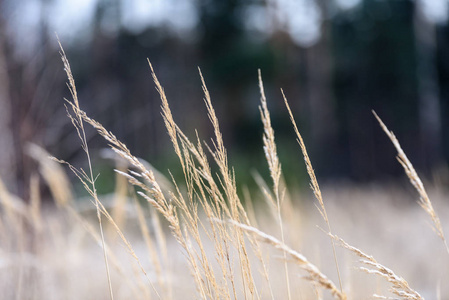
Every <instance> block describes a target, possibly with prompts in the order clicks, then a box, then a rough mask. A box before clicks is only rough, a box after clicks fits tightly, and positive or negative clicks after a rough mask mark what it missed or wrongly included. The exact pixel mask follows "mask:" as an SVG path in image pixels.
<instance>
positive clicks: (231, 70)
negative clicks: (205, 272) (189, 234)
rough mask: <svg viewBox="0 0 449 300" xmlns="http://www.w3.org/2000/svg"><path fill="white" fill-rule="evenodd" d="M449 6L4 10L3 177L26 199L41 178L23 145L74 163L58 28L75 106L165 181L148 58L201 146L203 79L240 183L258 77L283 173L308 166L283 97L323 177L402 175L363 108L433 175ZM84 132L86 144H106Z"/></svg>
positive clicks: (48, 0) (3, 4)
mask: <svg viewBox="0 0 449 300" xmlns="http://www.w3.org/2000/svg"><path fill="white" fill-rule="evenodd" d="M438 4H439V5H441V7H438V6H437V5H438ZM447 10H448V9H447V2H446V0H441V1H425V0H421V1H411V0H397V1H387V0H383V1H377V0H360V1H349V0H346V1H343V0H338V1H337V0H334V1H323V0H301V1H299V0H298V1H289V0H266V1H242V0H228V1H221V0H197V1H193V0H191V1H185V0H184V1H181V0H179V1H176V0H171V1H159V0H148V1H142V0H141V1H138V0H133V1H120V0H90V1H82V2H79V1H59V0H40V1H38V0H22V1H12V0H2V1H0V18H1V19H0V47H1V51H0V74H1V75H2V76H0V88H1V90H2V91H3V92H2V93H0V104H1V105H2V106H1V108H2V113H3V114H2V116H3V115H5V116H7V117H3V120H2V121H1V122H0V127H2V128H3V131H4V132H9V133H12V134H9V135H8V134H2V135H1V139H2V140H0V144H3V145H10V147H6V148H9V149H4V150H2V155H0V165H1V166H2V170H3V171H2V172H1V173H0V175H1V176H2V177H4V178H5V180H6V181H7V182H10V183H13V182H14V184H16V185H18V186H16V187H15V190H17V191H20V192H19V194H20V193H23V194H24V195H22V196H24V197H25V198H27V197H26V194H27V190H26V186H28V185H27V184H25V183H26V182H27V181H28V178H29V176H30V174H31V173H32V172H33V170H34V169H35V166H34V165H33V162H32V161H31V160H30V159H29V158H28V156H27V155H26V154H25V153H26V144H27V142H30V141H31V142H34V143H38V144H41V145H42V146H44V147H45V148H47V149H48V150H49V151H50V152H51V153H53V154H55V155H57V156H58V157H60V158H64V159H67V160H71V161H74V160H75V161H76V158H77V157H78V154H79V149H80V147H79V146H78V145H77V144H76V141H77V140H76V136H75V133H74V132H73V130H72V128H71V125H70V124H69V120H68V119H67V118H66V116H65V111H64V107H63V100H62V99H63V97H64V96H67V95H68V91H67V89H66V86H65V84H64V82H65V76H64V73H63V70H62V63H61V62H60V58H59V54H58V46H57V42H56V38H55V35H54V32H55V31H56V32H57V33H58V34H59V36H60V38H61V42H62V43H63V45H64V47H65V49H66V52H67V53H68V56H69V59H70V61H71V64H72V67H73V71H74V75H75V78H76V80H77V86H78V89H79V96H80V101H81V106H82V107H83V108H84V109H85V110H86V111H87V112H88V113H89V114H90V115H91V116H92V117H94V118H96V119H98V120H99V121H101V122H102V123H103V124H104V125H105V126H106V127H107V128H108V129H109V130H112V131H113V132H114V133H115V134H116V135H117V136H118V137H119V138H120V139H122V140H123V141H124V142H126V144H127V145H128V146H130V148H131V149H132V150H133V152H134V153H136V154H137V155H140V156H142V157H144V158H146V159H148V160H150V161H152V162H153V163H154V165H155V166H156V167H159V168H161V169H162V171H165V169H166V166H170V165H171V164H172V162H171V161H172V160H173V156H171V155H170V154H169V153H170V151H168V150H170V148H169V147H170V144H169V140H168V138H167V137H166V134H165V129H164V127H163V122H162V120H161V117H160V114H159V105H160V104H159V98H158V94H157V92H156V91H155V89H154V85H153V83H152V81H151V77H150V73H149V67H148V65H147V63H146V58H149V59H150V60H151V62H152V63H153V66H154V67H155V69H156V72H157V74H158V75H159V77H160V80H161V83H162V84H163V85H164V87H165V88H166V91H167V96H168V97H169V98H170V103H171V106H172V109H173V112H174V114H175V119H176V120H177V121H179V124H180V125H181V126H183V128H184V129H185V130H186V132H187V133H189V134H194V128H197V129H198V130H199V133H200V135H201V137H202V138H204V139H205V140H206V141H208V137H209V136H210V135H211V126H210V125H209V123H208V120H207V119H206V118H204V117H203V116H204V115H205V108H204V105H203V102H202V97H203V95H202V90H201V85H200V80H199V75H198V72H197V66H199V67H200V68H201V69H202V71H203V74H204V76H205V79H206V82H207V84H208V86H209V89H210V91H211V96H212V100H213V101H214V105H215V106H216V110H217V115H218V118H219V119H221V120H222V121H223V122H222V127H223V128H222V130H223V134H224V139H225V142H226V143H227V146H228V148H229V149H230V150H229V152H230V158H231V163H232V160H234V162H235V163H236V165H235V167H236V168H237V169H239V167H241V168H242V172H236V173H237V174H240V175H239V176H247V177H248V180H251V179H250V174H251V173H250V170H249V169H248V168H250V167H251V166H253V167H255V168H256V169H258V170H264V169H265V165H264V162H263V153H262V151H261V150H260V149H261V145H262V138H261V137H262V125H261V123H260V119H259V111H258V108H257V106H258V100H259V94H258V89H257V69H258V68H260V69H261V70H262V75H263V79H264V83H265V86H266V92H267V97H268V101H269V103H268V105H269V107H270V110H271V111H272V118H273V127H274V129H275V131H276V138H277V140H278V142H279V143H281V144H283V145H280V147H279V148H280V149H287V150H284V151H285V153H282V152H280V156H281V158H282V157H285V160H284V162H283V163H284V169H285V171H286V172H287V173H291V174H298V172H301V171H300V170H301V169H302V166H301V164H302V162H301V157H298V156H297V154H296V153H297V149H296V148H295V147H296V146H295V141H294V135H293V133H292V131H291V128H290V127H289V126H290V125H289V121H288V118H287V114H286V110H285V108H284V106H283V103H282V100H281V94H280V91H279V90H278V88H279V87H282V88H283V89H284V91H285V93H286V95H287V97H288V98H289V99H290V103H291V106H292V109H293V110H294V114H295V115H296V116H297V119H298V121H299V125H300V130H301V131H302V133H303V135H304V137H305V138H306V140H307V144H308V145H309V148H310V153H311V158H312V160H313V161H314V165H315V166H316V168H317V169H318V170H317V173H318V174H320V175H321V176H323V177H328V178H336V177H338V178H342V177H344V178H350V179H353V180H359V181H367V180H373V179H377V180H378V179H382V178H385V176H387V177H388V176H396V175H401V174H402V172H401V170H400V167H399V166H398V165H397V164H396V163H395V162H394V150H393V148H392V147H391V145H390V144H389V143H388V142H387V140H386V138H385V136H384V135H383V134H382V132H381V130H380V128H379V127H378V125H377V124H376V121H375V119H374V118H373V116H372V114H371V109H375V110H376V111H377V112H378V114H379V115H380V116H381V117H382V118H383V119H384V121H385V122H386V123H387V124H388V125H389V127H390V128H391V129H393V130H394V132H395V133H396V135H397V136H398V138H399V140H400V141H401V142H402V145H403V147H404V150H405V151H406V152H407V153H408V154H409V156H410V158H411V160H412V161H413V162H414V164H415V166H416V167H417V168H418V170H420V171H422V172H427V174H431V172H432V171H433V170H436V169H440V168H441V167H444V166H445V165H446V162H447V159H448V157H449V142H448V141H449V139H448V134H449V132H448V129H447V128H448V125H449V118H448V117H447V116H448V110H449V106H448V104H447V103H449V102H448V101H449V91H448V86H449V79H448V78H449V59H448V57H447V56H448V55H447V53H448V50H449V35H448V28H449V27H448V24H447V16H446V13H445V11H447ZM224 120H226V121H224ZM5 128H6V130H5ZM89 134H91V136H89V140H90V143H91V146H92V147H102V146H104V144H103V143H102V142H101V141H99V140H98V139H97V138H96V137H95V133H94V132H93V131H90V133H89ZM8 153H9V154H8ZM380 162H382V163H380ZM388 162H391V164H390V163H388ZM7 170H10V171H7ZM242 174H243V175H242ZM245 174H246V175H245ZM288 178H294V177H292V176H288ZM297 178H301V175H297ZM289 180H299V179H289Z"/></svg>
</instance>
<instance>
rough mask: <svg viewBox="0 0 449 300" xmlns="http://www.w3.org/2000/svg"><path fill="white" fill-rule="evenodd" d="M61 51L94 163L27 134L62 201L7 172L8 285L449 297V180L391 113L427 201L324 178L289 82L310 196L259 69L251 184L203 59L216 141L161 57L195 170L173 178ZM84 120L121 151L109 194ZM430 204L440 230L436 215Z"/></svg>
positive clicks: (54, 294) (63, 290) (129, 295)
mask: <svg viewBox="0 0 449 300" xmlns="http://www.w3.org/2000/svg"><path fill="white" fill-rule="evenodd" d="M61 52H62V60H63V63H64V68H65V70H66V73H67V76H68V79H69V83H68V87H69V90H70V92H71V96H72V99H71V100H66V103H67V112H68V115H69V117H70V119H71V121H72V123H73V125H74V127H75V129H76V131H77V132H78V136H79V138H80V141H81V145H82V149H83V150H84V152H85V154H86V160H87V166H88V167H87V171H84V170H83V169H82V168H76V167H75V166H72V165H71V164H69V163H67V162H64V161H61V160H57V159H55V158H54V159H53V160H50V159H48V158H47V156H49V155H48V154H47V153H45V151H44V150H43V149H41V148H39V147H37V146H35V145H32V146H30V147H29V149H30V150H29V153H30V155H31V156H32V157H33V158H34V159H36V161H38V162H39V164H40V173H41V177H40V178H42V179H43V180H44V181H45V183H46V184H47V185H48V186H49V188H50V191H51V193H52V195H53V197H54V199H55V202H56V203H57V204H58V206H57V207H53V208H46V209H44V208H42V207H41V201H40V198H39V194H40V193H39V182H38V181H39V180H42V179H39V178H38V177H37V176H35V177H33V180H32V181H31V182H30V190H31V191H32V192H31V197H30V201H28V203H29V204H24V203H25V202H24V201H22V199H18V198H17V197H15V196H14V195H11V194H10V193H9V192H8V190H7V188H6V187H5V186H4V185H3V184H1V182H0V198H1V199H0V200H1V207H2V209H1V212H0V236H1V248H0V268H1V270H2V272H1V274H2V275H1V276H2V278H1V279H2V280H0V282H1V284H2V289H1V291H2V294H1V295H0V296H1V297H0V298H2V299H66V298H67V299H72V298H73V299H80V298H81V299H332V298H335V299H372V298H373V297H377V298H386V299H390V298H391V299H397V298H400V299H424V298H428V299H437V298H438V297H439V295H440V294H441V295H448V294H449V287H448V286H447V285H445V284H444V282H445V281H447V280H448V278H449V274H448V271H447V269H448V268H447V266H448V263H449V257H448V253H447V252H446V250H447V246H446V245H447V243H446V239H445V237H444V231H445V230H444V229H445V226H447V225H446V224H445V222H444V220H447V217H448V216H449V207H448V206H447V204H445V203H444V201H443V199H444V193H442V192H438V190H437V189H431V190H430V191H431V193H427V192H426V190H425V189H424V185H423V183H422V181H421V180H420V179H419V177H418V174H417V173H416V171H415V170H414V168H413V166H412V164H411V163H410V162H409V161H408V159H407V157H406V156H405V154H404V153H403V151H402V150H401V148H400V145H399V142H398V141H397V139H396V138H395V137H394V135H393V134H392V133H391V132H390V131H388V130H387V129H386V126H385V125H384V124H383V123H381V126H382V128H383V129H384V130H385V131H386V133H387V134H388V136H389V137H390V139H391V140H392V142H393V144H394V146H395V147H396V148H397V150H398V153H399V154H398V159H399V162H400V163H401V164H402V166H403V167H404V169H405V171H406V174H407V176H408V177H409V179H410V181H411V182H412V184H413V187H414V188H416V190H417V191H418V193H419V196H420V198H419V199H420V200H419V202H418V203H419V204H420V206H421V207H419V206H418V205H412V203H410V201H408V200H407V199H408V198H410V197H413V195H412V194H411V193H410V192H405V191H401V190H400V189H398V188H386V187H365V188H356V187H351V186H343V185H342V184H340V185H335V186H327V187H326V188H325V189H324V190H321V188H320V185H319V184H318V180H317V178H316V175H315V173H314V170H313V165H312V162H311V160H310V158H309V155H308V153H307V150H306V146H305V143H304V141H303V139H302V137H301V134H300V131H299V129H298V127H297V126H296V123H295V120H294V116H293V114H292V112H291V111H290V108H289V106H288V102H287V100H286V97H285V95H284V94H283V93H282V94H281V96H282V97H283V98H284V101H285V104H286V108H287V109H286V113H288V114H289V115H290V118H291V120H292V126H293V131H294V133H295V134H296V138H297V139H298V143H299V146H300V150H301V152H302V155H301V154H299V153H298V157H301V156H302V157H303V158H304V161H305V165H306V169H307V172H308V174H309V176H310V185H311V190H312V194H313V195H314V197H315V200H314V201H312V200H310V201H309V199H308V198H311V195H310V194H309V193H308V191H304V192H303V193H301V198H300V197H299V195H298V194H294V195H289V194H288V193H287V187H286V186H285V183H284V181H283V175H282V168H281V162H280V161H279V158H278V156H277V148H276V142H275V131H274V130H273V127H272V124H271V119H270V114H269V110H268V104H267V99H266V96H265V93H264V89H263V83H262V78H261V75H260V73H259V83H260V92H261V106H260V113H261V119H262V123H263V126H264V135H263V137H262V139H263V144H264V151H265V155H266V159H267V164H268V168H269V170H270V175H271V179H270V180H267V181H266V182H265V181H264V179H263V178H261V177H260V176H259V177H257V178H256V179H257V181H258V184H259V186H260V191H249V190H247V189H246V190H245V189H244V190H243V191H242V193H240V191H239V190H238V189H237V184H236V182H235V176H234V171H233V168H232V167H231V166H230V165H229V164H228V158H227V150H226V148H225V143H224V141H223V138H222V135H221V131H220V125H219V121H218V118H217V116H216V113H215V110H214V108H213V105H212V100H211V96H210V93H209V91H208V89H207V87H206V83H205V80H204V78H203V75H202V74H201V72H200V79H201V82H202V87H203V91H204V102H205V105H206V108H207V111H208V117H209V119H210V121H211V125H212V127H213V131H214V138H213V139H212V141H211V142H207V143H206V142H203V141H202V140H201V139H200V137H199V134H198V133H197V135H196V136H195V137H194V138H190V137H187V136H186V135H185V134H184V133H183V131H182V130H181V128H179V127H178V126H177V124H176V122H175V120H174V118H173V115H172V113H171V110H170V106H169V102H168V100H167V98H166V95H165V92H164V89H163V87H162V84H161V83H160V82H159V80H158V78H157V76H156V74H155V72H154V70H153V68H152V66H151V64H149V65H150V68H151V71H152V76H153V79H154V82H155V84H156V89H157V91H158V92H159V94H160V97H161V100H162V106H161V107H162V116H163V120H164V122H165V126H166V128H167V131H168V135H169V138H170V139H171V141H172V144H173V148H174V153H175V155H176V156H177V157H178V159H179V163H180V168H181V169H182V172H183V174H184V181H182V182H179V181H178V182H176V181H175V180H174V179H173V178H171V180H168V179H161V177H160V174H157V173H156V172H155V170H153V169H152V168H150V167H149V164H147V163H146V162H144V161H143V160H141V159H139V158H137V157H135V156H134V155H133V154H132V153H131V152H130V151H129V149H128V148H127V147H126V145H125V144H123V143H122V142H120V141H119V140H118V139H117V138H116V137H115V136H114V135H113V133H111V132H109V131H108V130H107V129H105V128H104V127H103V126H102V125H101V124H100V123H99V122H97V121H95V120H93V119H92V118H90V117H89V116H87V115H86V113H85V112H84V111H83V110H82V109H81V107H80V105H79V101H78V95H77V93H76V86H75V79H74V78H73V75H72V73H71V70H70V65H69V62H68V60H67V57H66V56H65V53H64V52H63V50H62V48H61ZM376 117H377V116H376ZM377 118H378V117H377ZM378 120H379V122H381V121H380V119H379V118H378ZM86 124H88V125H90V126H92V127H93V128H94V129H95V130H97V132H98V133H99V134H100V135H101V136H102V137H103V138H104V139H105V140H106V141H107V143H108V145H109V146H110V148H111V149H112V150H113V151H114V152H115V153H116V155H117V157H120V160H117V165H116V166H115V168H116V173H117V178H116V191H115V193H114V195H111V196H109V197H104V196H99V195H98V193H97V191H96V187H95V181H96V175H95V174H94V172H93V167H92V164H93V163H94V162H92V161H91V160H90V153H89V148H88V144H87V140H86V138H85V130H89V129H88V128H86V127H85V125H86ZM57 162H59V163H62V165H61V164H58V163H57ZM211 164H215V165H216V166H217V170H218V174H215V173H213V172H212V168H211ZM63 165H66V166H68V168H69V169H70V170H71V171H72V172H73V173H74V174H75V175H76V176H77V178H78V179H79V180H80V182H81V183H82V185H83V186H84V188H85V189H86V190H87V191H88V193H89V195H90V199H89V200H90V202H89V205H90V207H91V211H89V210H85V209H82V207H81V203H80V201H74V199H73V197H72V195H73V193H72V191H71V186H70V183H69V181H68V180H67V177H66V175H65V171H64V170H63ZM169 181H171V182H172V183H167V182H169ZM126 183H128V184H126ZM432 193H434V194H435V195H434V196H432V197H430V196H429V195H432ZM241 194H242V195H244V198H245V200H246V204H245V205H244V204H243V201H242V197H241V196H240V195H241ZM258 198H261V199H265V203H266V205H262V204H261V203H263V201H256V202H257V203H258V204H257V205H253V204H252V202H251V199H253V200H254V199H258ZM430 199H433V201H435V207H438V209H437V210H435V209H434V206H433V204H432V202H431V201H430ZM313 203H314V204H313ZM422 208H423V209H424V211H423V210H422ZM437 212H438V214H437ZM426 213H427V214H428V215H430V218H431V221H432V228H433V229H434V230H435V231H436V234H432V231H431V229H429V227H428V226H426V223H425V219H426V218H425V214H426ZM438 215H439V216H438ZM441 220H443V221H441ZM317 225H318V226H319V227H317ZM331 227H332V230H331ZM322 228H324V229H322ZM429 233H430V234H429ZM337 234H338V237H337ZM340 237H342V238H344V240H343V239H342V238H340ZM441 241H443V243H441ZM348 242H349V243H350V244H348ZM352 245H356V246H357V248H356V247H354V246H352ZM338 246H341V247H338ZM358 247H359V248H358ZM361 249H363V250H361ZM365 251H367V252H365ZM368 252H369V254H366V253H368ZM374 257H375V258H374ZM380 262H381V263H380ZM387 266H388V267H387ZM418 291H419V292H418ZM443 298H444V297H443Z"/></svg>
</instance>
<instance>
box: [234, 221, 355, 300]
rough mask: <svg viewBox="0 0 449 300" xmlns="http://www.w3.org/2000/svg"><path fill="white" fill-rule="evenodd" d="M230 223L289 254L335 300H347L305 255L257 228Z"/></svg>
mask: <svg viewBox="0 0 449 300" xmlns="http://www.w3.org/2000/svg"><path fill="white" fill-rule="evenodd" d="M229 222H230V223H231V224H232V225H234V226H237V227H239V228H241V229H242V230H244V231H245V232H247V233H249V234H253V235H255V236H256V237H257V238H259V239H260V240H261V241H262V242H264V243H267V244H269V245H271V246H273V247H275V248H277V249H279V250H282V251H284V252H285V253H287V254H288V255H289V256H290V257H291V258H292V259H293V260H294V261H295V263H297V264H298V265H299V266H300V267H301V268H302V269H303V270H304V271H306V272H307V274H308V277H306V278H307V279H309V280H311V281H312V282H314V283H316V284H318V285H319V286H320V287H322V288H324V289H326V290H328V291H329V292H330V293H331V294H332V295H333V296H334V298H335V299H341V300H346V299H347V297H346V295H345V294H344V293H343V292H341V291H340V290H339V289H338V288H337V287H336V286H335V284H334V283H333V282H332V281H331V280H330V279H329V278H327V277H326V275H324V274H323V273H321V271H320V270H319V269H318V268H317V267H316V266H315V265H313V264H312V263H310V262H309V261H308V260H307V258H306V257H305V256H304V255H302V254H300V253H298V252H296V251H295V250H293V249H291V248H290V247H288V246H287V245H286V244H284V243H282V242H281V241H279V240H278V239H276V238H274V237H273V236H271V235H268V234H266V233H264V232H262V231H260V230H259V229H257V228H255V227H252V226H248V225H245V224H241V223H237V222H235V221H232V220H230V221H229Z"/></svg>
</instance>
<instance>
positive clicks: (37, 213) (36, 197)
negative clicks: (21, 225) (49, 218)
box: [29, 174, 43, 234]
mask: <svg viewBox="0 0 449 300" xmlns="http://www.w3.org/2000/svg"><path fill="white" fill-rule="evenodd" d="M29 214H30V216H31V219H32V220H33V223H32V224H33V229H34V230H36V232H37V233H38V234H40V233H41V232H42V228H43V224H42V215H41V195H40V190H39V178H38V177H37V174H33V175H32V176H31V180H30V204H29Z"/></svg>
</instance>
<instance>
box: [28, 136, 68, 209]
mask: <svg viewBox="0 0 449 300" xmlns="http://www.w3.org/2000/svg"><path fill="white" fill-rule="evenodd" d="M26 151H27V154H28V155H29V156H30V157H32V158H33V159H34V160H35V161H36V162H37V163H39V172H40V174H41V175H42V177H43V178H44V180H45V181H46V182H47V185H48V187H49V188H50V192H51V194H52V196H53V199H54V201H55V202H56V205H58V206H61V207H63V206H65V205H67V204H69V203H71V202H72V200H73V195H72V186H71V184H70V180H69V179H68V177H67V176H66V174H65V172H64V169H63V168H62V167H61V165H60V164H59V163H57V162H55V161H53V160H50V159H48V158H49V157H50V156H51V155H50V154H49V153H48V152H47V151H45V149H43V148H42V147H40V146H38V145H36V144H32V143H29V144H27V147H26Z"/></svg>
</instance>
